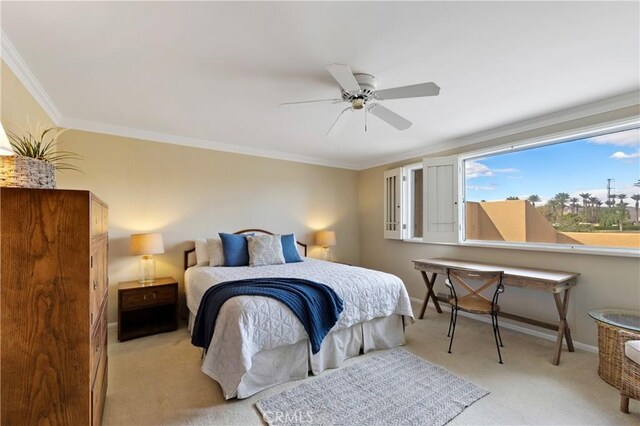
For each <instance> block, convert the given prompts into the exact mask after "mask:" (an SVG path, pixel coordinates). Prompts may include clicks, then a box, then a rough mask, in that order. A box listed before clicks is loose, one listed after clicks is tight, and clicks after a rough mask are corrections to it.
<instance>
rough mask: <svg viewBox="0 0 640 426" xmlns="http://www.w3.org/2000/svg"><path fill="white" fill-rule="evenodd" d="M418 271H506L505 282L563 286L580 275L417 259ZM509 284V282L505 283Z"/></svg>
mask: <svg viewBox="0 0 640 426" xmlns="http://www.w3.org/2000/svg"><path fill="white" fill-rule="evenodd" d="M413 263H414V265H415V268H416V269H434V268H435V269H441V270H446V268H463V269H471V270H477V271H496V270H498V271H504V278H505V280H508V279H509V278H511V279H514V278H515V279H517V278H521V279H526V280H531V281H538V282H541V283H550V284H562V283H566V282H570V281H575V280H576V278H578V277H579V276H580V274H578V273H575V272H563V271H549V270H546V269H533V268H521V267H518V266H505V265H498V264H491V263H481V262H469V261H466V260H456V259H445V258H435V259H417V260H414V261H413ZM505 284H509V282H505Z"/></svg>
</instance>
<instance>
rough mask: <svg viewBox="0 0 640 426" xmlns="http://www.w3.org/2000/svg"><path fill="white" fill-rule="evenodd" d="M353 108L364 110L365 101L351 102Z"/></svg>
mask: <svg viewBox="0 0 640 426" xmlns="http://www.w3.org/2000/svg"><path fill="white" fill-rule="evenodd" d="M351 107H352V108H353V109H362V108H364V99H362V98H356V99H354V100H352V101H351Z"/></svg>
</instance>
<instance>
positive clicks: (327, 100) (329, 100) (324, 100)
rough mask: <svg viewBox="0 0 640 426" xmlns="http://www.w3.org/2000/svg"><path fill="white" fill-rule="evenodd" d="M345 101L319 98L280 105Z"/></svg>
mask: <svg viewBox="0 0 640 426" xmlns="http://www.w3.org/2000/svg"><path fill="white" fill-rule="evenodd" d="M342 101H344V99H342V98H340V99H318V100H317V101H300V102H283V103H281V104H280V106H287V105H298V104H312V103H316V102H333V103H334V104H337V103H338V102H342Z"/></svg>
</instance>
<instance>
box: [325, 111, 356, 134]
mask: <svg viewBox="0 0 640 426" xmlns="http://www.w3.org/2000/svg"><path fill="white" fill-rule="evenodd" d="M349 110H352V111H353V108H351V107H346V108H345V109H343V110H342V112H341V113H340V114H339V115H338V118H336V121H334V122H333V124H332V125H331V127H329V130H327V134H326V135H325V136H329V133H331V130H333V128H334V127H335V126H336V124H337V123H338V121H339V120H340V117H342V116H343V115H344V113H345V112H347V111H349ZM344 121H345V120H342V123H344Z"/></svg>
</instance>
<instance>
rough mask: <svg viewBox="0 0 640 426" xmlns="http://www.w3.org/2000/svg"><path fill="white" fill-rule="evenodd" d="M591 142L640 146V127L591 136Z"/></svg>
mask: <svg viewBox="0 0 640 426" xmlns="http://www.w3.org/2000/svg"><path fill="white" fill-rule="evenodd" d="M589 142H591V143H595V144H598V145H616V146H638V145H640V129H631V130H625V131H624V132H617V133H610V134H608V135H602V136H597V137H595V138H589Z"/></svg>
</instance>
